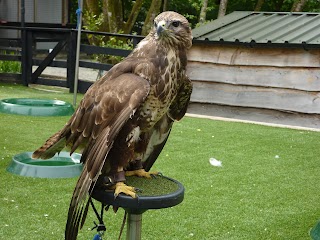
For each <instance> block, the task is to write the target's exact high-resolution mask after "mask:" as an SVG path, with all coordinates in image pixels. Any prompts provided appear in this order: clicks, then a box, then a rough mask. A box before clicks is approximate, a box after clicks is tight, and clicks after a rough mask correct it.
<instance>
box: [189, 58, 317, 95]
mask: <svg viewBox="0 0 320 240" xmlns="http://www.w3.org/2000/svg"><path fill="white" fill-rule="evenodd" d="M187 74H188V76H189V77H190V79H191V80H192V81H208V82H213V83H214V82H218V83H228V84H235V85H248V86H263V87H275V88H286V89H298V90H305V91H320V68H307V67H294V68H293V67H291V68H290V67H283V68H279V67H271V66H258V67H257V66H232V65H225V64H213V63H203V62H193V61H189V62H188V66H187Z"/></svg>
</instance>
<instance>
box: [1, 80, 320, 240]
mask: <svg viewBox="0 0 320 240" xmlns="http://www.w3.org/2000/svg"><path fill="white" fill-rule="evenodd" d="M36 96H37V97H38V96H39V97H44V98H49V99H55V98H57V99H60V100H63V101H68V102H72V94H67V93H59V94H57V93H48V92H43V91H39V90H35V89H30V88H25V87H22V86H17V85H8V84H1V85H0V99H2V98H8V97H33V98H34V97H36ZM78 100H80V97H78ZM67 119H68V117H31V116H18V115H9V114H0V136H1V137H0V189H1V190H0V236H1V238H4V239H39V240H40V239H63V232H64V227H65V222H66V216H67V211H68V207H69V201H70V198H71V195H72V191H73V188H74V186H75V183H76V181H77V178H72V179H37V178H26V177H20V176H16V175H12V174H10V173H8V172H6V170H5V169H6V167H7V166H8V164H9V162H10V161H11V157H12V156H13V155H15V154H17V153H20V152H24V151H33V150H34V149H36V148H37V147H39V146H40V144H42V142H43V141H44V140H46V139H47V137H49V136H50V135H52V134H53V133H54V132H55V131H57V130H58V129H60V128H61V127H62V126H63V125H64V124H65V122H66V121H67ZM319 140H320V133H319V132H310V131H302V130H292V129H283V128H274V127H267V126H260V125H253V124H245V123H232V122H223V121H213V120H206V119H197V118H189V117H185V118H184V119H183V120H182V121H181V122H177V123H175V124H174V127H173V130H172V133H171V136H170V138H169V140H168V142H167V144H166V147H165V148H164V150H163V152H162V153H161V155H160V157H159V159H158V160H157V161H156V163H155V165H154V166H153V168H152V169H153V170H157V171H161V172H162V173H163V174H164V175H165V176H169V177H171V178H174V179H177V180H178V181H180V182H181V183H182V184H183V185H184V187H185V198H184V201H183V202H182V203H181V204H180V205H178V206H175V207H173V208H168V209H161V210H150V211H147V212H146V213H144V214H143V227H142V239H144V240H149V239H154V240H157V239H159V240H160V239H170V240H171V239H174V240H181V239H199V240H202V239H219V240H233V239H237V240H251V239H252V240H257V239H272V240H280V239H281V240H282V239H295V240H296V239H297V240H305V239H310V238H309V231H310V229H311V228H312V227H313V226H314V225H315V224H316V223H317V221H318V219H320V204H319V203H320V194H319V192H320V184H319V179H320V176H319V172H320V164H319V160H320V141H319ZM211 157H214V158H216V159H218V160H220V161H222V165H223V166H222V167H221V168H218V167H213V166H211V165H210V164H209V158H211ZM122 217H123V211H122V210H119V211H118V213H117V214H116V215H115V214H113V213H112V211H110V210H109V212H108V213H107V214H106V215H105V223H106V225H107V233H106V237H105V239H116V238H117V236H118V233H119V230H120V226H121V222H122ZM94 220H96V218H95V216H94V214H93V213H92V211H90V214H89V216H88V219H87V221H86V224H85V226H84V229H83V230H82V231H81V232H80V234H79V238H78V239H92V238H93V235H94V233H95V232H92V231H90V230H88V228H90V227H92V226H93V223H92V222H93V221H94ZM124 235H125V234H124ZM122 239H125V236H123V238H122Z"/></svg>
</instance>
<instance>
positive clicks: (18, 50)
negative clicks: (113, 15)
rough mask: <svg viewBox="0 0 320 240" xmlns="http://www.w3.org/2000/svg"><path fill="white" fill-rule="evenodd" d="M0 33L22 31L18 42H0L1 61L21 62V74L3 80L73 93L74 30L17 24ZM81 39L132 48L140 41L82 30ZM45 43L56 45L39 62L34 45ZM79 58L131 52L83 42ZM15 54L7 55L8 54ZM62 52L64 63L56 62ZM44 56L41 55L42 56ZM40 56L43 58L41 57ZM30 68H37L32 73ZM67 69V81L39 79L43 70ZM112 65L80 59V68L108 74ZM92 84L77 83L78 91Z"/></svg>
mask: <svg viewBox="0 0 320 240" xmlns="http://www.w3.org/2000/svg"><path fill="white" fill-rule="evenodd" d="M0 29H9V30H18V31H21V36H22V37H21V38H19V39H4V38H0V60H6V61H21V62H22V74H0V78H1V79H2V80H6V81H10V76H11V80H14V81H18V82H20V83H23V84H24V85H26V86H27V85H28V84H43V85H52V86H62V87H67V88H69V89H70V92H73V88H74V77H75V61H76V51H75V49H76V46H77V30H76V29H74V28H68V27H62V26H59V25H57V24H52V25H51V24H46V25H44V24H34V23H33V24H29V25H27V26H26V27H24V28H22V27H19V26H17V24H2V25H0ZM82 33H83V35H85V34H91V35H95V36H107V37H121V38H122V39H125V40H131V41H132V44H133V46H135V45H136V44H137V43H138V42H139V41H140V40H141V39H142V38H143V37H142V36H136V35H126V34H111V33H105V32H93V31H85V30H82ZM40 42H42V43H43V42H47V43H50V42H51V43H56V45H55V46H54V47H53V49H52V51H51V52H45V53H46V54H47V55H46V56H45V58H39V54H38V53H39V51H38V50H37V47H36V46H37V43H40ZM81 42H82V43H81V45H80V55H82V56H83V55H85V56H90V55H94V54H105V55H112V56H120V57H126V56H127V55H128V54H129V53H130V52H131V50H124V49H116V48H111V47H99V46H93V45H89V44H87V43H85V42H86V38H84V40H83V41H81ZM1 50H3V51H1ZM12 51H13V52H14V53H15V54H14V55H12V54H7V53H8V52H10V53H11V52H12ZM62 51H64V52H65V53H66V59H64V60H61V59H60V60H57V59H56V57H57V55H58V54H59V53H61V52H62ZM42 53H43V52H42ZM42 55H43V54H42ZM33 66H37V68H36V70H35V71H33ZM47 66H50V67H59V68H66V69H67V75H66V80H58V79H51V78H45V77H43V76H41V74H42V72H43V71H44V69H45V68H46V67H47ZM112 66H113V65H112V64H108V63H99V62H94V61H91V60H88V58H87V59H80V61H79V67H83V68H91V69H99V70H106V71H107V70H109V69H110V68H111V67H112ZM91 84H92V83H91V82H86V81H83V80H81V79H79V84H78V91H79V92H82V93H84V92H85V91H86V90H87V89H88V87H89V86H90V85H91Z"/></svg>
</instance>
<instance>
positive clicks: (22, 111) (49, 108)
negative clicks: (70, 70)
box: [0, 98, 74, 116]
mask: <svg viewBox="0 0 320 240" xmlns="http://www.w3.org/2000/svg"><path fill="white" fill-rule="evenodd" d="M0 112H3V113H10V114H19V115H29V116H68V115H72V114H73V112H74V108H73V106H72V105H71V104H70V103H67V102H64V101H60V100H50V99H33V98H8V99H2V100H0Z"/></svg>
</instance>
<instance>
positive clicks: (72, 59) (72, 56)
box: [67, 31, 77, 93]
mask: <svg viewBox="0 0 320 240" xmlns="http://www.w3.org/2000/svg"><path fill="white" fill-rule="evenodd" d="M76 47H77V34H76V32H75V31H71V32H70V35H69V39H68V57H67V87H68V88H69V92H70V93H72V92H73V91H74V78H75V65H76V51H75V49H76Z"/></svg>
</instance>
